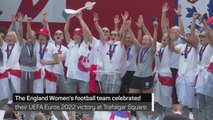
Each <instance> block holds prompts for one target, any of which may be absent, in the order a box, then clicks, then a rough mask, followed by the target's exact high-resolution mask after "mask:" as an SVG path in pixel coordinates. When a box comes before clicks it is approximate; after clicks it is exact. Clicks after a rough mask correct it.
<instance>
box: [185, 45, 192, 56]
mask: <svg viewBox="0 0 213 120" xmlns="http://www.w3.org/2000/svg"><path fill="white" fill-rule="evenodd" d="M188 46H189V44H187V45H186V47H185V50H184V53H185V54H184V57H185V59H187V56H188V54H189V52H190V51H191V50H192V47H190V48H189V50H188Z"/></svg>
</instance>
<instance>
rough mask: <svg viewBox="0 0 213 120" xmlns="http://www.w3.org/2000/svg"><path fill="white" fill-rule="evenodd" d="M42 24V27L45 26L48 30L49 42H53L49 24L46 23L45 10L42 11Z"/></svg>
mask: <svg viewBox="0 0 213 120" xmlns="http://www.w3.org/2000/svg"><path fill="white" fill-rule="evenodd" d="M42 25H43V27H44V28H46V29H47V30H48V31H49V36H50V39H49V42H51V43H55V42H54V41H53V39H52V36H51V31H50V27H49V24H48V17H47V12H44V13H43V20H42Z"/></svg>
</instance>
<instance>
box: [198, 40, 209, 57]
mask: <svg viewBox="0 0 213 120" xmlns="http://www.w3.org/2000/svg"><path fill="white" fill-rule="evenodd" d="M207 46H208V44H206V45H202V47H201V48H200V50H199V52H198V54H199V61H201V60H202V58H203V53H204V51H205V49H206V47H207Z"/></svg>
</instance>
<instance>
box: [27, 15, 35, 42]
mask: <svg viewBox="0 0 213 120" xmlns="http://www.w3.org/2000/svg"><path fill="white" fill-rule="evenodd" d="M31 23H32V18H31V17H28V18H27V33H28V35H29V37H30V38H31V39H32V38H33V39H34V38H35V36H34V35H33V34H34V33H33V31H32V28H31Z"/></svg>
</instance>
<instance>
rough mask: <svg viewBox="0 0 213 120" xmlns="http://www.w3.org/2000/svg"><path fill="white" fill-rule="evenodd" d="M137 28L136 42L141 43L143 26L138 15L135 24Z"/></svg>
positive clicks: (141, 18)
mask: <svg viewBox="0 0 213 120" xmlns="http://www.w3.org/2000/svg"><path fill="white" fill-rule="evenodd" d="M135 24H136V25H137V28H138V42H139V43H141V41H142V24H143V17H142V15H139V17H138V21H137V22H135Z"/></svg>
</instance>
